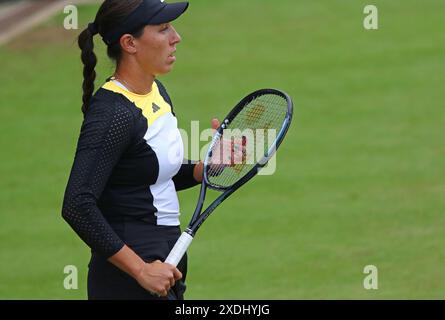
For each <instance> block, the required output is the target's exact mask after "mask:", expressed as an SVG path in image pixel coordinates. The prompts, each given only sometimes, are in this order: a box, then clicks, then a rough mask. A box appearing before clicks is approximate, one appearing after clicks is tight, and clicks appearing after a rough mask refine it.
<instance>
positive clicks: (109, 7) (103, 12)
mask: <svg viewBox="0 0 445 320" xmlns="http://www.w3.org/2000/svg"><path fill="white" fill-rule="evenodd" d="M141 3H142V0H105V1H104V2H103V3H102V5H101V6H100V8H99V10H98V12H97V14H96V18H95V20H94V22H93V23H90V24H89V25H88V27H87V28H85V30H83V31H82V32H81V33H80V35H79V38H78V41H77V43H78V45H79V48H80V49H81V50H82V53H81V60H82V62H83V83H82V89H83V96H82V112H83V113H84V114H85V112H86V111H87V109H88V105H89V103H90V100H91V98H92V96H93V92H94V80H95V79H96V71H95V70H94V68H95V67H96V64H97V57H96V55H95V54H94V41H93V37H94V35H95V34H97V33H99V34H101V35H103V34H105V33H108V32H109V31H110V30H112V28H113V27H114V26H115V25H117V24H119V23H122V22H123V20H124V19H125V18H126V17H127V16H128V15H130V13H131V12H132V11H134V10H135V9H136V8H137V7H138V6H139V5H140V4H141ZM143 29H144V27H141V28H140V29H139V30H136V31H135V32H133V33H132V35H133V36H134V37H135V38H139V37H140V36H141V35H142V33H143ZM107 55H108V57H109V58H110V59H112V60H114V61H115V62H116V63H118V62H119V60H120V59H121V56H122V50H121V46H120V43H119V41H117V42H115V43H112V44H110V45H107Z"/></svg>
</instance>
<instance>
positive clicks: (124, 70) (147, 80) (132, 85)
mask: <svg viewBox="0 0 445 320" xmlns="http://www.w3.org/2000/svg"><path fill="white" fill-rule="evenodd" d="M114 77H115V78H116V80H118V81H120V82H121V83H122V84H123V85H124V86H125V87H127V89H128V90H130V91H131V92H133V93H136V94H140V95H144V94H148V93H150V92H151V87H152V85H153V81H154V79H155V76H153V75H150V74H146V73H144V72H142V70H141V68H138V67H137V66H135V65H134V64H131V63H128V64H119V65H118V66H117V67H116V71H115V72H114Z"/></svg>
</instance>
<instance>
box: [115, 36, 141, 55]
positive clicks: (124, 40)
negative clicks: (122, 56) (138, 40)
mask: <svg viewBox="0 0 445 320" xmlns="http://www.w3.org/2000/svg"><path fill="white" fill-rule="evenodd" d="M119 43H120V45H121V48H122V50H124V51H125V52H128V53H130V54H133V53H136V51H137V50H136V45H135V41H134V37H133V36H132V35H131V34H128V33H126V34H124V35H123V36H122V37H121V38H120V39H119Z"/></svg>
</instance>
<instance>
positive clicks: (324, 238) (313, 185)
mask: <svg viewBox="0 0 445 320" xmlns="http://www.w3.org/2000/svg"><path fill="white" fill-rule="evenodd" d="M367 4H368V2H367V1H361V0H358V1H345V0H329V1H328V0H323V1H309V0H303V1H294V0H281V1H279V2H275V1H266V0H255V1H254V0H243V1H236V0H224V1H221V0H218V1H216V0H213V1H205V0H192V1H191V7H190V9H189V11H188V12H187V14H185V15H184V16H183V17H181V19H179V20H178V21H177V22H175V23H174V25H175V27H176V29H177V30H178V32H179V33H180V34H181V36H182V39H183V41H182V43H181V44H179V45H178V52H177V57H178V61H177V62H176V65H175V68H174V71H173V72H172V73H171V74H169V75H167V76H164V77H162V78H161V80H162V81H163V82H164V84H165V85H166V86H167V88H168V90H169V93H170V95H171V97H172V99H173V103H174V106H175V111H176V114H177V116H178V117H179V123H180V126H181V127H182V128H184V129H185V130H187V131H189V132H190V121H192V120H199V121H200V125H201V128H204V127H205V126H209V125H210V119H211V118H212V117H214V116H218V117H219V118H223V117H224V115H225V114H226V112H227V111H228V110H230V108H231V107H232V106H233V105H234V104H235V103H236V102H237V101H238V100H239V99H240V98H241V97H243V96H244V95H246V94H247V93H249V92H250V91H252V90H255V89H258V88H262V87H276V88H280V89H283V90H285V91H286V92H288V93H289V94H290V95H291V96H292V97H293V99H294V103H295V115H294V122H293V124H292V127H291V129H290V131H289V133H288V136H287V138H286V140H285V141H284V143H283V145H282V146H281V148H280V152H279V154H278V157H277V171H276V173H275V174H274V175H272V176H259V177H257V178H255V180H254V181H252V182H251V183H249V184H248V185H246V186H245V187H243V189H241V190H240V191H238V192H237V193H236V194H235V195H233V197H232V198H231V199H230V200H229V201H226V202H225V203H223V205H222V206H221V207H219V208H218V209H217V212H215V214H214V215H213V216H212V217H211V218H210V219H209V220H208V221H207V222H206V225H205V227H204V228H202V229H201V230H200V232H199V234H198V236H197V239H196V241H195V242H194V243H193V245H192V247H191V248H190V250H189V273H188V278H187V279H188V290H187V295H186V298H188V299H337V298H338V299H394V298H399V299H426V298H433V299H438V298H439V299H443V298H445V280H444V279H445V277H443V266H444V265H445V253H444V250H443V247H444V245H445V237H444V236H443V230H444V228H443V226H444V225H445V215H444V209H445V196H444V195H445V182H444V180H445V166H444V159H445V144H444V142H443V141H444V139H443V137H444V128H445V109H444V103H443V101H444V100H445V90H444V84H445V63H444V57H445V33H444V32H443V31H444V27H443V12H444V11H445V3H444V2H443V1H442V0H425V1H422V2H419V1H415V0H405V1H401V0H397V1H396V0H393V1H389V0H385V1H383V0H376V1H373V4H375V5H377V7H378V9H379V30H376V31H367V30H365V29H364V28H363V26H362V21H363V18H364V14H363V8H364V6H365V5H367ZM96 10H97V6H96V5H83V6H79V19H80V26H85V25H86V24H87V22H89V21H92V19H93V18H94V15H95V12H96ZM63 19H64V15H63V14H62V13H60V14H59V15H58V16H56V17H54V18H52V19H50V20H49V21H47V22H45V23H43V24H42V25H41V26H39V27H38V28H35V29H34V30H32V31H31V32H28V33H27V34H25V35H23V36H21V37H19V38H17V39H15V40H14V41H12V42H11V43H9V44H7V45H5V46H3V47H1V48H0V66H1V70H2V72H1V73H0V83H1V86H0V118H1V126H0V150H2V151H1V154H2V156H1V161H0V177H1V178H0V189H1V192H0V243H1V244H0V262H1V263H0V298H2V299H19V298H22V299H85V298H86V272H87V263H88V258H89V250H88V248H87V247H86V246H85V245H84V244H83V243H82V242H81V240H79V239H78V238H77V236H76V235H75V234H74V232H73V231H72V230H71V229H70V228H69V226H68V225H67V224H66V223H65V222H64V221H63V220H62V218H61V216H60V209H61V203H62V199H63V192H64V188H65V185H66V182H67V179H68V174H69V170H70V168H71V164H72V161H73V156H74V151H75V147H76V142H77V137H78V134H79V129H80V124H81V121H82V115H81V112H80V104H81V80H82V78H81V63H80V58H79V53H80V51H79V50H78V49H77V46H76V39H75V38H76V35H77V34H78V32H79V30H65V29H63ZM96 40H97V41H96V43H97V45H96V52H97V54H98V56H99V65H98V66H97V69H96V70H97V72H98V78H97V82H96V86H99V85H101V84H102V83H103V81H104V80H105V78H106V77H108V76H109V75H111V74H112V72H113V65H112V63H111V62H110V61H108V59H107V58H106V55H105V53H104V52H105V51H104V45H103V44H102V43H101V42H100V40H99V38H97V39H96ZM213 195H214V194H213ZM197 196H198V189H197V188H195V189H192V190H188V191H184V192H181V193H180V201H181V207H182V212H183V215H182V216H181V221H182V225H183V227H184V226H185V224H186V223H187V222H188V220H189V218H190V214H191V212H192V211H193V209H194V206H195V204H196V199H197ZM370 264H372V265H376V266H377V267H378V270H379V289H378V290H365V289H364V288H363V279H364V277H365V275H364V274H363V268H364V267H365V266H366V265H370ZM65 265H75V266H77V267H78V269H79V289H78V290H69V291H68V290H65V289H64V287H63V279H64V276H65V275H64V274H63V268H64V266H65Z"/></svg>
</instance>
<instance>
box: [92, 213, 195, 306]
mask: <svg viewBox="0 0 445 320" xmlns="http://www.w3.org/2000/svg"><path fill="white" fill-rule="evenodd" d="M111 225H112V227H113V229H114V230H116V232H117V233H118V234H119V236H120V237H121V238H122V239H123V240H124V241H125V243H126V244H127V245H128V246H129V247H130V248H131V249H132V250H133V251H135V252H136V254H138V255H139V256H140V257H141V258H142V259H143V260H144V261H145V262H148V263H150V262H153V261H155V260H160V261H164V260H165V259H166V258H167V255H168V254H169V252H170V250H171V249H172V248H173V246H174V244H175V243H176V240H177V239H178V238H179V236H180V233H181V231H180V229H179V227H168V226H157V227H154V226H153V225H151V224H149V223H145V222H144V221H137V220H133V221H131V220H129V221H112V222H111ZM88 267H89V269H88V299H90V300H103V299H106V300H114V299H118V300H126V299H131V300H182V299H184V292H185V290H186V286H185V280H186V276H187V256H186V255H185V256H184V257H183V259H182V260H181V261H180V262H179V264H178V269H179V271H181V273H182V279H181V280H178V281H176V283H175V286H173V287H172V288H171V289H170V291H169V292H168V296H167V297H156V296H154V295H152V294H151V293H150V292H148V291H147V290H145V289H144V288H142V287H141V286H140V285H139V284H138V283H137V281H136V280H135V279H133V278H132V277H131V276H129V275H128V274H126V273H125V272H123V271H121V270H120V269H118V268H117V267H115V266H114V265H113V264H111V263H109V262H108V261H107V260H106V259H105V258H104V257H103V256H101V255H100V254H97V253H95V252H93V254H92V256H91V260H90V263H89V265H88Z"/></svg>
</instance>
